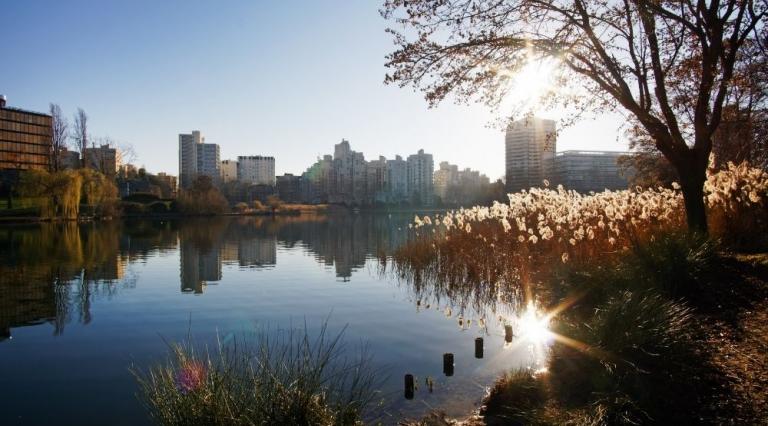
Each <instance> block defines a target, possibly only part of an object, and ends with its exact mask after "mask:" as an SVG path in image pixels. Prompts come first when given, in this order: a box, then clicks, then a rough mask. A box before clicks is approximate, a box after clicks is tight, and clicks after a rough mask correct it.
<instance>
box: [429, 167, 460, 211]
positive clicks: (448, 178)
mask: <svg viewBox="0 0 768 426" xmlns="http://www.w3.org/2000/svg"><path fill="white" fill-rule="evenodd" d="M433 181H434V185H435V195H437V196H438V197H440V199H441V200H443V201H445V199H446V196H447V195H448V189H449V188H451V187H454V186H457V185H458V184H459V166H457V165H455V164H449V163H448V162H447V161H442V162H441V163H440V168H439V169H438V170H437V171H435V176H434V179H433Z"/></svg>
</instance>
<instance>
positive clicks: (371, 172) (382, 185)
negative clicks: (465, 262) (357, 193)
mask: <svg viewBox="0 0 768 426" xmlns="http://www.w3.org/2000/svg"><path fill="white" fill-rule="evenodd" d="M366 166H367V167H366V176H365V183H366V195H367V200H366V201H367V202H368V203H386V202H387V201H388V198H389V197H388V195H389V193H388V192H389V174H388V173H387V159H386V158H384V157H383V156H379V159H378V160H372V161H369V162H368V163H367V164H366Z"/></svg>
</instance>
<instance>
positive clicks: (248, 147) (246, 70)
mask: <svg viewBox="0 0 768 426" xmlns="http://www.w3.org/2000/svg"><path fill="white" fill-rule="evenodd" d="M5 9H6V16H7V21H6V23H5V24H4V27H3V28H0V34H2V35H5V36H6V39H18V38H22V39H24V40H25V43H23V46H22V45H21V44H20V45H18V46H17V45H16V43H11V45H10V46H8V48H7V51H6V52H7V53H6V55H5V56H6V57H7V58H9V60H10V61H12V62H13V64H14V66H13V67H3V68H2V69H0V81H2V82H3V83H4V84H3V86H2V87H0V93H3V94H5V95H7V96H8V98H9V105H10V106H18V107H21V108H24V109H29V110H35V111H41V112H45V111H47V109H48V103H49V102H55V103H58V104H60V105H61V106H62V108H63V109H64V111H65V116H67V117H71V116H72V114H73V113H74V111H75V110H76V108H77V107H82V108H84V109H85V110H86V112H87V113H88V114H89V116H90V121H89V126H90V129H91V132H92V133H93V134H94V135H95V136H109V137H111V138H113V139H114V140H116V141H118V142H123V143H130V144H132V145H133V146H134V148H135V150H136V152H137V154H138V161H137V165H144V166H145V167H146V168H147V169H148V170H150V171H154V172H159V171H164V172H168V173H170V174H178V164H177V161H175V158H176V150H177V144H178V139H177V138H178V136H177V135H178V133H179V132H183V131H187V129H201V130H203V131H204V132H205V134H206V135H207V137H208V142H209V143H215V144H218V145H220V146H221V147H222V152H221V158H222V159H227V158H231V159H234V158H236V157H237V156H238V155H243V154H248V155H250V153H258V154H260V155H267V156H273V157H275V158H276V159H277V161H276V166H275V167H276V170H275V171H276V174H278V175H281V174H283V173H294V174H297V173H300V172H301V171H302V170H303V169H304V168H305V167H306V165H307V164H311V163H312V162H314V161H315V160H316V159H317V157H318V156H321V155H322V154H323V153H324V149H325V147H326V146H328V144H331V143H334V142H335V141H338V140H340V139H342V138H344V139H348V140H350V141H351V142H352V143H354V144H355V145H356V146H357V147H358V149H359V150H360V151H361V152H363V153H364V154H365V155H366V158H375V157H376V156H378V155H384V156H386V157H387V158H393V157H394V156H395V155H396V154H398V153H401V152H410V151H411V150H412V148H413V147H421V148H424V149H425V151H427V152H431V153H433V154H434V156H435V159H436V161H448V162H450V163H453V164H460V165H461V166H462V167H470V168H472V169H475V170H479V171H481V172H482V173H485V174H487V175H488V176H489V177H490V178H491V179H493V180H495V179H497V178H499V177H501V176H502V175H503V174H504V164H503V162H502V161H498V159H499V158H501V157H503V154H504V144H503V138H504V129H503V128H500V127H492V128H489V127H487V125H488V124H489V123H492V122H493V121H494V119H495V118H497V117H498V115H494V114H493V113H491V112H490V111H489V110H488V108H486V107H485V106H481V105H470V106H457V105H453V104H451V103H446V104H444V105H441V107H440V108H437V109H428V108H427V106H426V103H425V102H424V100H423V98H422V96H421V94H418V93H413V92H412V91H407V90H400V89H398V88H397V87H391V86H385V85H384V84H383V79H384V75H385V73H386V72H387V70H386V68H385V67H384V59H383V57H384V55H385V54H386V53H387V52H388V51H389V50H390V49H391V44H390V43H391V40H390V39H389V37H388V36H387V35H386V34H385V33H384V28H385V27H386V22H385V21H384V20H383V19H381V17H380V16H378V13H377V11H376V10H375V8H371V7H369V6H368V5H363V4H359V5H358V4H352V5H349V4H345V7H343V8H336V11H335V14H334V15H331V14H330V12H329V10H330V9H331V8H326V7H324V6H320V5H314V4H311V3H305V4H304V5H303V6H302V7H300V8H297V9H298V11H297V10H295V9H290V10H289V9H288V8H287V7H283V6H280V5H253V4H247V3H237V4H229V5H228V7H225V8H222V7H217V6H215V5H205V4H189V3H184V7H178V6H177V5H174V4H173V3H164V4H154V3H142V2H139V3H132V4H123V5H102V4H95V5H94V4H91V5H89V6H88V7H77V4H75V5H71V4H69V5H60V4H57V3H47V4H46V2H43V3H42V4H13V5H8V6H6V7H5ZM147 12H149V13H147ZM195 20H199V21H200V22H203V23H204V24H205V25H201V26H199V27H198V28H197V29H196V31H194V32H189V31H182V30H184V29H185V23H186V22H189V21H195ZM32 22H35V23H36V24H35V25H31V23H32ZM222 22H233V24H231V25H230V26H229V27H228V28H222V26H221V25H219V24H221V23H222ZM339 23H343V24H344V25H343V26H344V27H345V30H343V31H341V32H339ZM136 28H140V29H141V31H135V29H136ZM297 28H298V29H297ZM294 29H297V30H295V31H294ZM179 34H183V37H181V36H180V35H179ZM353 35H354V36H353ZM50 40H57V43H54V44H52V43H50ZM320 46H322V48H319V47H320ZM286 51H290V52H291V55H286V54H285V52H286ZM31 52H36V54H35V55H32V54H31ZM123 52H130V54H124V53H123ZM129 114H130V115H131V119H130V120H126V119H125V117H127V116H128V115H129ZM541 115H542V116H544V117H548V118H557V117H556V115H558V112H556V111H555V112H550V113H542V114H541ZM553 115H554V116H553ZM619 124H620V120H618V119H617V118H616V117H613V116H602V117H601V118H600V119H599V120H598V121H597V122H593V121H589V120H587V121H583V122H581V123H579V124H577V125H576V126H574V127H572V128H568V129H565V130H563V132H562V133H561V134H560V135H559V141H560V146H561V147H562V149H564V150H566V149H593V150H624V149H625V148H626V146H625V144H623V143H622V142H621V141H623V136H622V134H620V133H618V132H617V131H616V128H617V127H618V126H619Z"/></svg>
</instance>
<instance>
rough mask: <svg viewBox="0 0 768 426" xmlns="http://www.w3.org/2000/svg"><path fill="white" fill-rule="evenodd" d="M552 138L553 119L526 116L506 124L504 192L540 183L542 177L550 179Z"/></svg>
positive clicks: (552, 160)
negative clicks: (505, 187) (505, 181)
mask: <svg viewBox="0 0 768 426" xmlns="http://www.w3.org/2000/svg"><path fill="white" fill-rule="evenodd" d="M556 141H557V129H556V126H555V122H554V121H553V120H545V119H541V118H536V117H530V118H524V119H522V120H518V121H513V122H512V123H510V124H509V126H508V127H507V134H506V138H505V143H506V177H507V190H508V191H511V192H517V191H520V190H522V189H528V188H530V187H537V186H542V182H543V181H544V179H549V180H551V179H552V177H553V174H554V158H555V147H556Z"/></svg>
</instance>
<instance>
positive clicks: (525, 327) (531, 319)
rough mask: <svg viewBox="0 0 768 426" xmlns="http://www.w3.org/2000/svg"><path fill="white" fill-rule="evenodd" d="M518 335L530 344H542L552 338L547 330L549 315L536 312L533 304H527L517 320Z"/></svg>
mask: <svg viewBox="0 0 768 426" xmlns="http://www.w3.org/2000/svg"><path fill="white" fill-rule="evenodd" d="M518 328H519V330H520V331H519V333H520V337H521V338H523V339H526V340H527V341H528V342H530V343H532V344H544V343H547V342H549V341H550V340H552V333H551V332H550V331H549V316H548V315H544V314H542V313H540V312H537V310H536V308H535V307H534V306H533V304H529V305H528V308H527V309H526V310H525V312H524V313H523V315H522V316H521V317H520V319H519V322H518Z"/></svg>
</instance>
